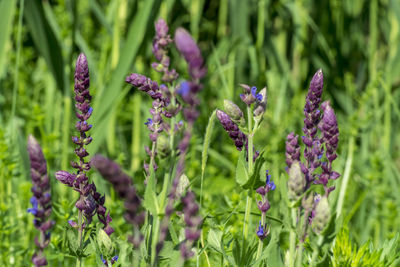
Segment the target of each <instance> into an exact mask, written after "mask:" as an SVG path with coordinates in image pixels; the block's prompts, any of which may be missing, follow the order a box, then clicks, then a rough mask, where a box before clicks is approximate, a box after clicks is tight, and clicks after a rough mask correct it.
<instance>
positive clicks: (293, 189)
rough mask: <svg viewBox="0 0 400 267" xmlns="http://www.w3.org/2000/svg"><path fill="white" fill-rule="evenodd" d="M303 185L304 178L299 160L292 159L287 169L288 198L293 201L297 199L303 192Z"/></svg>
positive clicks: (304, 183)
mask: <svg viewBox="0 0 400 267" xmlns="http://www.w3.org/2000/svg"><path fill="white" fill-rule="evenodd" d="M305 185H306V180H305V177H304V173H303V172H302V171H301V167H300V162H298V161H294V162H293V164H292V166H291V167H290V169H289V181H288V189H289V199H290V200H294V201H295V200H297V199H298V198H299V197H300V196H301V194H302V193H303V192H304V187H305Z"/></svg>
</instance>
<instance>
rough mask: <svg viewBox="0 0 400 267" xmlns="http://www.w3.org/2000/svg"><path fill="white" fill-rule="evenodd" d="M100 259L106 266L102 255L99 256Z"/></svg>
mask: <svg viewBox="0 0 400 267" xmlns="http://www.w3.org/2000/svg"><path fill="white" fill-rule="evenodd" d="M100 259H101V261H102V262H103V263H104V264H106V265H107V261H106V260H105V259H104V258H103V254H100Z"/></svg>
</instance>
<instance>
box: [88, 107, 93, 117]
mask: <svg viewBox="0 0 400 267" xmlns="http://www.w3.org/2000/svg"><path fill="white" fill-rule="evenodd" d="M92 112H93V108H92V107H90V108H89V110H88V112H87V114H89V115H92Z"/></svg>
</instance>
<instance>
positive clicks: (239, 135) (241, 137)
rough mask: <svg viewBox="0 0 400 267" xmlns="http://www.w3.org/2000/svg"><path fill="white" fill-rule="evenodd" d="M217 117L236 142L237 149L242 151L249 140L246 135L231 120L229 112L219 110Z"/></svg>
mask: <svg viewBox="0 0 400 267" xmlns="http://www.w3.org/2000/svg"><path fill="white" fill-rule="evenodd" d="M217 118H218V120H219V121H220V123H221V125H222V127H224V129H225V131H226V132H227V133H228V134H229V137H230V138H231V139H232V140H233V141H234V142H235V146H236V148H237V150H239V151H242V148H243V146H244V145H245V144H246V142H247V137H246V135H245V134H244V133H243V132H242V131H240V130H239V127H238V126H237V125H236V124H235V123H234V122H233V121H232V120H231V118H230V117H229V116H228V114H226V113H225V112H223V111H222V110H217Z"/></svg>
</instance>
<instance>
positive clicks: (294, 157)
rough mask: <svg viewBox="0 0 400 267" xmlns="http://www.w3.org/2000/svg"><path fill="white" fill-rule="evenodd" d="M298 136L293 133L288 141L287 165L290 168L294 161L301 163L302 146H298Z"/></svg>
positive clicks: (288, 137)
mask: <svg viewBox="0 0 400 267" xmlns="http://www.w3.org/2000/svg"><path fill="white" fill-rule="evenodd" d="M298 138H299V136H298V135H294V133H293V132H291V133H290V134H289V135H288V136H287V141H286V164H287V166H288V167H289V168H290V166H292V164H293V162H294V161H300V146H299V144H298Z"/></svg>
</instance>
